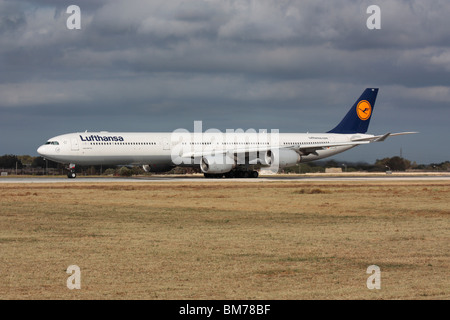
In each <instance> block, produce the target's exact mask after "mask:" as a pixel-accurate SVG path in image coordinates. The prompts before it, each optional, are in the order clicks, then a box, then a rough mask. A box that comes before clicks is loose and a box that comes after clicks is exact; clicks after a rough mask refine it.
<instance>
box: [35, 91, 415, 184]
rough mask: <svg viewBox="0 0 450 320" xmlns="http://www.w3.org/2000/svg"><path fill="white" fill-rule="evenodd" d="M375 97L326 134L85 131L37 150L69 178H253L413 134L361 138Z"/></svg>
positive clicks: (360, 102)
mask: <svg viewBox="0 0 450 320" xmlns="http://www.w3.org/2000/svg"><path fill="white" fill-rule="evenodd" d="M377 94H378V88H367V89H365V90H364V92H363V93H362V95H361V96H360V97H359V98H358V99H357V100H356V102H355V103H354V104H353V106H352V107H351V108H350V110H349V111H348V112H347V114H346V115H345V117H344V118H343V119H342V120H341V122H339V124H338V125H337V126H336V127H334V128H333V129H331V130H330V131H328V132H326V133H279V132H278V131H277V130H275V131H273V130H272V131H271V132H270V133H269V132H267V130H263V131H261V130H260V131H259V132H256V131H255V130H247V131H246V132H243V131H242V130H236V131H231V132H229V131H228V130H227V132H226V133H222V132H218V130H217V131H214V130H211V131H213V132H208V131H209V130H207V131H206V132H194V133H191V132H188V131H186V130H176V131H174V132H153V133H150V132H108V131H100V132H87V131H85V132H76V133H68V134H63V135H59V136H56V137H53V138H51V139H49V140H48V141H47V142H46V143H45V144H44V145H41V146H40V147H39V148H38V149H37V152H38V153H39V154H40V155H41V156H43V157H44V158H46V159H50V160H53V161H55V162H59V163H63V164H68V168H67V170H68V174H67V176H68V178H75V177H76V176H77V175H76V165H140V166H142V167H143V169H144V170H145V171H146V172H166V171H169V170H171V169H172V168H174V167H175V166H189V167H197V168H200V170H201V172H203V174H204V176H205V178H222V177H225V178H233V177H243V178H257V177H258V171H256V170H255V166H261V167H268V168H272V169H274V170H276V171H278V169H279V168H284V167H289V166H294V165H296V164H298V163H303V162H310V161H314V160H318V159H323V158H326V157H330V156H334V155H336V154H338V153H341V152H344V151H346V150H349V149H351V148H354V147H356V146H358V145H362V144H369V143H372V142H382V141H385V140H386V139H387V138H388V137H393V136H399V135H405V134H412V133H417V132H399V133H390V132H388V133H386V134H383V135H371V134H366V132H367V130H368V127H369V123H370V119H371V118H372V114H373V109H374V106H375V100H376V97H377ZM200 131H201V130H200Z"/></svg>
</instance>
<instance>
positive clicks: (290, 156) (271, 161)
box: [260, 149, 301, 168]
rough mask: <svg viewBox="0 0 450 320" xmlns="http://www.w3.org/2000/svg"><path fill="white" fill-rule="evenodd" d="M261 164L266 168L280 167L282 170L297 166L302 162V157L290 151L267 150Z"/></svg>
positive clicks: (261, 158)
mask: <svg viewBox="0 0 450 320" xmlns="http://www.w3.org/2000/svg"><path fill="white" fill-rule="evenodd" d="M277 158H278V159H277ZM260 160H261V164H262V165H265V166H272V165H278V167H280V168H284V167H290V166H295V165H296V164H297V163H299V162H300V161H301V156H300V155H299V154H298V153H297V152H295V151H294V150H290V149H278V150H276V151H272V150H267V151H266V152H265V153H264V154H263V156H261V157H260Z"/></svg>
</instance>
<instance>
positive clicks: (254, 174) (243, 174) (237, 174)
mask: <svg viewBox="0 0 450 320" xmlns="http://www.w3.org/2000/svg"><path fill="white" fill-rule="evenodd" d="M204 175H205V178H215V179H220V178H258V171H254V170H249V171H236V170H234V171H230V172H227V173H205V174H204Z"/></svg>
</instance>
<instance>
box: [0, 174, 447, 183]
mask: <svg viewBox="0 0 450 320" xmlns="http://www.w3.org/2000/svg"><path fill="white" fill-rule="evenodd" d="M414 180H416V181H450V174H443V175H385V176H383V175H376V176H372V175H367V176H301V175H292V176H291V175H270V176H261V177H259V178H257V179H251V178H247V179H246V178H234V179H224V178H222V179H205V178H204V177H203V176H199V175H196V176H162V175H159V176H148V177H131V178H122V177H77V178H76V179H68V178H66V177H56V178H52V177H39V178H29V177H26V178H16V177H14V178H10V177H8V178H0V183H3V184H5V183H69V184H76V183H120V182H126V183H154V182H166V183H171V182H172V183H173V182H205V183H216V182H229V183H236V182H271V181H276V182H281V181H285V182H289V181H295V182H339V181H414Z"/></svg>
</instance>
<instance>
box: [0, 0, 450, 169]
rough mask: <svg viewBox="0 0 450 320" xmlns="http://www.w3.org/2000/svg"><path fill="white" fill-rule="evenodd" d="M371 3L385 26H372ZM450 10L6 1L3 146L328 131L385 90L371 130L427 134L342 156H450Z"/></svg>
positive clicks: (442, 2)
mask: <svg viewBox="0 0 450 320" xmlns="http://www.w3.org/2000/svg"><path fill="white" fill-rule="evenodd" d="M372 4H376V5H378V6H379V7H380V8H381V29H380V30H369V29H368V28H367V26H366V21H367V19H368V18H369V16H370V14H367V13H366V10H367V8H368V7H369V6H370V5H372ZM69 5H78V6H79V7H80V8H81V30H69V29H68V28H67V26H66V22H67V20H68V19H69V17H70V16H71V14H68V13H66V9H67V7H68V6H69ZM449 17H450V6H449V4H448V0H436V1H411V0H408V1H380V0H370V1H362V0H361V1H358V0H353V1H352V0H347V1H344V0H340V1H325V0H306V1H304V0H302V1H288V0H258V1H256V0H255V1H246V0H236V1H232V0H185V1H182V0H161V1H160V0H148V1H137V0H117V1H106V0H99V1H94V0H83V1H76V0H69V1H61V0H34V1H26V0H0V154H1V155H2V154H10V153H13V154H19V155H21V154H30V155H37V153H36V149H37V147H38V146H39V145H40V144H42V143H44V142H45V141H46V140H47V139H49V138H50V137H53V136H56V135H59V134H63V133H69V132H77V131H85V130H89V131H100V130H107V131H169V132H171V131H173V130H175V129H177V128H185V129H188V130H189V131H192V130H193V128H194V121H195V120H202V121H203V129H204V130H206V129H208V128H217V129H219V130H222V131H225V130H226V129H237V128H242V129H244V130H247V129H250V128H253V129H256V130H258V129H268V130H271V129H279V130H280V132H326V131H328V130H330V129H332V128H333V127H334V126H335V125H336V124H337V123H338V122H339V121H340V120H341V119H342V118H343V116H344V115H345V114H346V113H347V111H348V109H349V108H350V107H351V106H352V104H353V103H354V102H355V100H356V99H357V98H358V97H359V95H360V94H361V93H362V92H363V91H364V89H365V88H367V87H377V88H380V91H379V93H378V99H377V102H376V104H375V108H374V113H373V117H372V120H371V124H370V127H369V133H373V134H384V133H386V132H400V131H419V132H420V134H416V135H411V136H400V137H395V138H391V139H388V140H386V141H385V142H383V143H375V144H370V145H368V146H360V147H357V148H355V149H352V150H351V151H348V152H346V153H343V154H340V155H337V156H336V157H335V158H334V159H336V160H345V161H355V162H356V161H365V162H368V163H373V162H374V161H375V160H376V159H381V158H384V157H391V156H396V155H399V154H400V150H402V154H403V156H404V157H405V158H407V159H409V160H411V161H416V162H417V163H433V162H442V161H445V160H450V143H449V140H448V139H449V133H450V129H449V120H450V50H449V49H450V19H449Z"/></svg>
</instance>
